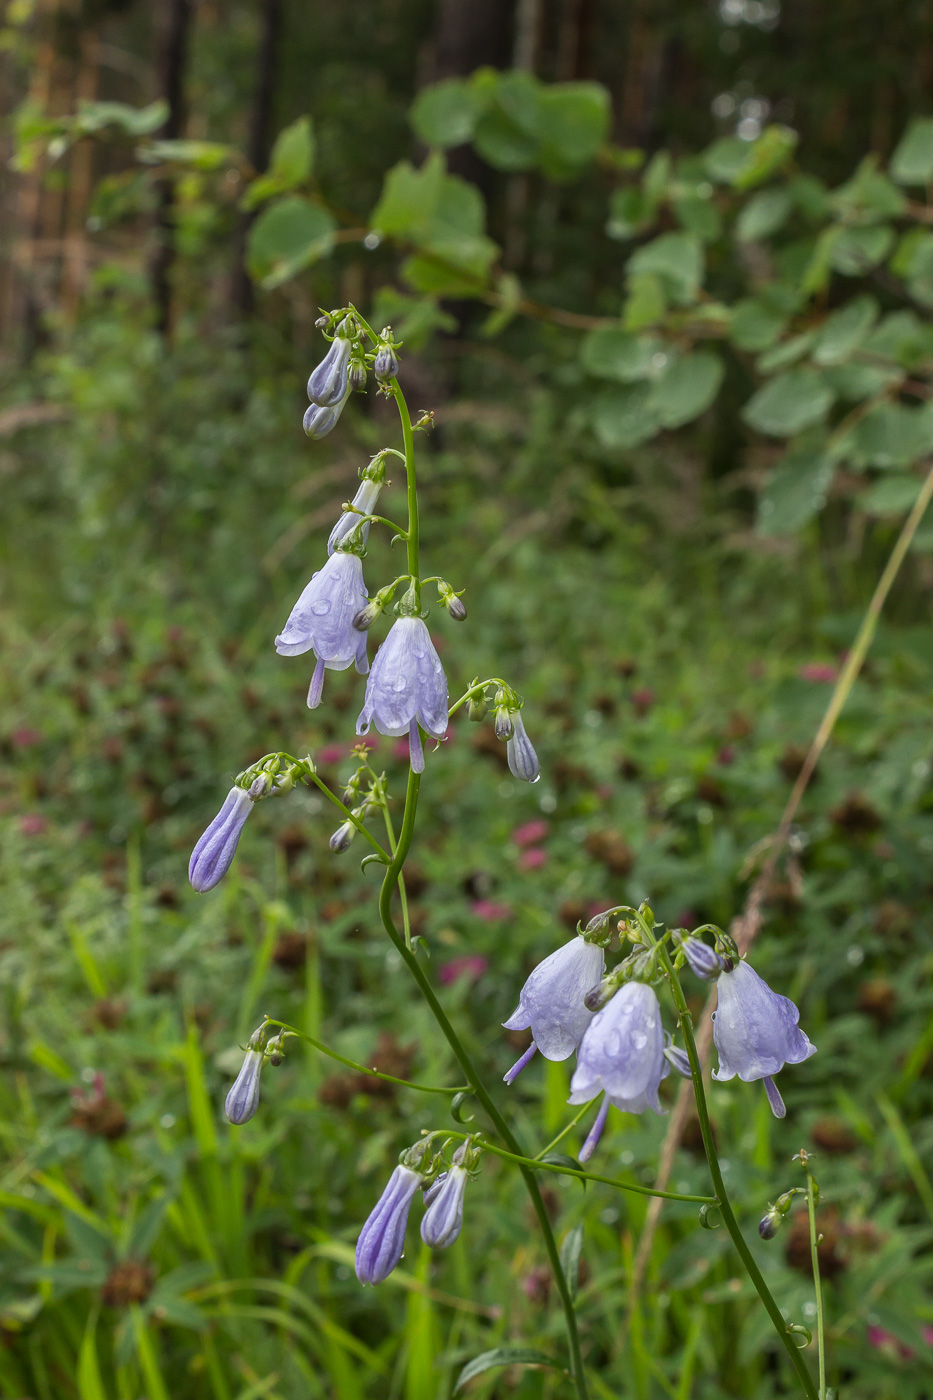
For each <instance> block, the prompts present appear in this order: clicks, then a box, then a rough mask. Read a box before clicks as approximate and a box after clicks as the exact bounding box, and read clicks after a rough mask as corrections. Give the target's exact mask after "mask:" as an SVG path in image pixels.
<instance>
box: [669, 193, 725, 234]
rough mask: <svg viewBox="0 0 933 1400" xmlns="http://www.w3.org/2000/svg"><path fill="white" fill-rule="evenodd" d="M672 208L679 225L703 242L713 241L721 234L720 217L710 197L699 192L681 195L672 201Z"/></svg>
mask: <svg viewBox="0 0 933 1400" xmlns="http://www.w3.org/2000/svg"><path fill="white" fill-rule="evenodd" d="M673 209H674V217H675V218H676V220H677V222H678V223H679V224H680V226H681V227H682V228H685V229H686V230H687V231H688V233H695V234H696V236H697V238H702V240H703V242H704V243H715V241H716V239H717V238H719V237H720V235H721V234H722V218H721V216H720V213H719V210H718V209H717V208H716V206H715V204H714V203H713V201H712V200H711V199H704V198H703V196H702V195H699V194H688V195H683V196H681V197H680V198H677V199H675V200H674V201H673Z"/></svg>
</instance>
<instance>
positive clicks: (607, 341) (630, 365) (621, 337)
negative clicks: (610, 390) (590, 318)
mask: <svg viewBox="0 0 933 1400" xmlns="http://www.w3.org/2000/svg"><path fill="white" fill-rule="evenodd" d="M661 353H662V346H661V342H660V341H659V340H657V339H655V338H654V337H651V336H644V335H632V334H631V333H630V332H628V331H625V330H623V329H622V327H621V326H599V327H597V329H596V330H593V331H590V332H589V334H588V335H587V336H585V337H584V339H583V341H582V342H581V345H580V363H581V364H582V366H583V368H584V369H585V370H586V371H587V373H588V374H592V375H594V376H595V377H596V378H597V379H618V380H619V381H620V382H621V383H623V384H631V383H634V382H635V381H637V380H639V379H648V378H649V377H650V376H651V373H652V360H653V359H654V357H655V356H656V355H658V354H661Z"/></svg>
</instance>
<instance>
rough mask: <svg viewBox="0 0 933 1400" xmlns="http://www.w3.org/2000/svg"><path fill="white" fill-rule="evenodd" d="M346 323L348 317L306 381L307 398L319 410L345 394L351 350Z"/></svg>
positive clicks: (335, 401) (329, 405) (328, 406)
mask: <svg viewBox="0 0 933 1400" xmlns="http://www.w3.org/2000/svg"><path fill="white" fill-rule="evenodd" d="M348 321H349V318H348V317H345V318H344V320H343V321H341V323H340V325H339V326H338V327H337V333H336V335H335V337H334V339H333V341H332V342H331V345H330V349H329V350H328V351H327V354H326V355H325V356H324V358H323V360H322V361H321V363H320V364H319V365H318V366H317V367H316V368H315V369H313V370H312V371H311V377H310V378H309V380H308V398H309V399H310V400H311V402H312V404H317V405H318V407H320V408H330V407H333V405H334V404H336V403H339V402H340V400H341V399H342V398H344V397H345V395H346V393H347V370H348V368H349V364H350V354H351V352H352V350H353V342H352V341H351V340H350V339H349V336H348V334H347V332H348V329H349V327H348Z"/></svg>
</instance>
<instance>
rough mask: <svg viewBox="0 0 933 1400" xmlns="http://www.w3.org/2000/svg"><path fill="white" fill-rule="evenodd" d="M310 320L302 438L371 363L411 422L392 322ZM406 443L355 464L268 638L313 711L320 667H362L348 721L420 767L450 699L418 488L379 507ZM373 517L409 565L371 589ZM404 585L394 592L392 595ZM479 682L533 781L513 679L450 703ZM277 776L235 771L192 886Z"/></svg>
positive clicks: (211, 877)
mask: <svg viewBox="0 0 933 1400" xmlns="http://www.w3.org/2000/svg"><path fill="white" fill-rule="evenodd" d="M317 325H318V327H319V328H320V329H321V330H322V331H323V333H324V335H325V336H326V338H327V339H328V340H329V341H330V347H329V349H328V350H327V353H326V354H325V356H324V358H323V360H321V362H320V364H319V365H317V366H316V368H315V369H314V370H312V372H311V375H310V377H309V379H308V399H309V400H310V407H309V408H308V410H307V412H306V414H305V418H304V427H305V431H306V432H307V433H308V434H309V436H311V437H314V438H319V437H323V436H324V435H325V434H326V433H329V432H330V431H331V429H332V428H333V427H334V426H335V425H336V423H337V420H338V418H339V417H340V414H341V413H342V411H343V408H344V406H345V404H346V402H347V400H348V398H349V396H350V394H351V393H352V392H353V390H355V389H356V390H359V389H363V388H365V386H366V382H367V379H368V375H369V371H370V369H371V370H372V372H373V374H374V376H375V380H376V384H377V388H378V390H379V392H381V393H383V394H384V395H386V396H388V397H394V398H395V399H396V401H397V403H398V405H399V412H400V414H401V417H402V423H403V427H406V425H408V426H411V425H410V420H409V417H408V410H407V408H406V407H405V405H404V399H403V398H402V395H401V391H400V389H399V387H398V383H397V379H396V376H397V374H398V370H399V363H398V355H397V353H396V351H397V348H398V347H397V346H396V344H395V341H394V338H393V335H392V331H391V329H390V328H389V327H386V328H385V329H384V330H383V331H382V332H381V333H380V334H376V332H374V331H373V330H372V329H371V328H370V327H369V326H367V325H366V323H365V321H363V319H362V317H361V316H360V315H359V313H358V312H356V310H355V309H354V308H353V307H349V308H343V309H341V310H339V311H333V312H329V313H325V314H324V315H322V316H321V318H320V319H319V320H318V322H317ZM431 421H432V420H431V415H430V414H424V415H422V417H421V418H420V419H419V420H418V422H416V423H415V424H414V425H413V427H414V431H417V430H419V429H421V428H427V427H429V426H430V425H431ZM406 433H408V427H406ZM406 443H407V447H406V452H407V455H406V454H405V453H401V452H399V451H397V450H396V449H395V448H383V449H382V450H381V451H380V452H377V453H376V455H375V456H374V457H373V458H372V459H371V460H370V461H369V462H368V463H367V464H366V465H365V466H364V467H363V468H362V469H361V471H360V481H359V486H358V489H357V491H356V493H355V495H354V496H353V499H352V500H351V501H348V502H346V503H345V505H344V507H343V511H342V512H341V515H340V517H339V519H338V520H337V521H336V522H335V524H334V527H333V529H332V530H331V532H330V536H329V538H328V541H327V554H326V558H324V560H323V562H322V563H321V567H320V568H319V569H317V570H316V572H314V573H313V574H312V576H311V578H310V580H309V581H308V583H307V584H306V585H305V587H304V589H303V590H302V592H301V594H300V595H299V597H298V600H297V602H296V603H295V605H294V607H293V608H292V610H291V612H290V613H289V615H288V619H287V621H286V623H285V626H284V627H283V628H282V630H281V632H279V634H278V635H277V636H276V638H275V649H276V651H277V652H278V653H279V655H280V656H303V655H305V654H306V653H307V652H311V653H312V654H313V657H314V668H313V671H312V674H311V680H310V684H309V687H308V706H309V708H310V709H312V710H313V709H316V708H317V707H318V706H319V705H320V704H321V701H322V699H323V695H324V680H325V675H326V673H327V671H346V670H348V669H349V668H350V667H351V666H352V667H355V669H356V671H357V672H358V673H359V674H360V675H365V676H366V677H367V681H366V692H365V695H364V697H363V703H362V708H361V709H360V712H359V717H358V719H357V723H356V732H357V734H359V735H366V734H368V733H369V731H370V729H371V728H372V727H375V728H376V730H378V732H379V733H380V734H384V735H386V736H388V737H391V738H402V737H403V736H407V737H408V741H409V754H410V761H411V768H412V770H413V771H414V772H415V773H421V772H423V770H424V766H425V750H424V736H425V735H427V736H428V737H429V738H430V739H433V740H435V742H437V743H440V742H441V741H442V740H443V739H444V737H445V736H446V734H447V728H448V723H449V718H450V714H451V706H450V701H449V696H448V685H447V675H446V673H445V671H444V667H443V664H442V662H441V659H440V657H439V656H438V653H437V648H436V647H435V645H434V642H433V640H432V637H431V633H430V631H429V629H428V626H427V623H426V621H425V619H426V618H427V617H428V609H427V608H426V607H425V606H424V599H423V594H422V589H423V584H422V580H421V578H420V575H419V563H418V543H417V542H418V521H417V505H416V504H413V499H414V501H415V502H416V499H417V498H416V497H415V496H414V492H413V491H412V490H411V489H410V490H409V520H408V525H407V527H402V526H397V525H393V523H392V522H391V521H388V520H384V519H383V517H382V516H379V515H376V514H375V511H376V509H377V506H378V504H379V497H380V495H381V493H382V490H383V488H384V487H385V485H386V466H387V463H388V462H389V461H390V460H391V459H393V458H394V459H396V460H400V461H401V462H402V463H404V467H405V472H406V475H407V477H408V481H409V487H410V488H411V487H412V485H413V480H414V478H413V472H414V461H413V457H412V455H411V446H410V443H411V437H410V433H409V434H408V436H407V437H406ZM376 522H380V523H382V524H386V525H391V526H392V528H393V529H394V530H395V533H396V537H397V538H399V539H401V540H402V541H404V542H405V543H406V546H407V549H408V569H409V572H408V573H407V574H404V575H402V576H401V577H399V578H396V579H393V580H392V581H391V582H389V583H388V584H386V585H385V586H384V587H382V588H380V589H378V590H377V591H376V593H375V594H373V596H372V597H370V596H369V595H368V593H367V591H366V583H365V580H364V577H363V560H364V558H365V555H366V546H367V542H368V539H369V533H370V528H371V526H372V525H373V524H374V523H376ZM429 582H434V583H435V584H436V586H437V594H438V597H437V602H438V603H439V604H440V605H441V606H442V607H443V608H444V610H445V611H446V612H447V614H448V616H449V617H451V618H452V619H453V620H454V621H457V622H462V621H463V620H464V619H465V618H466V607H465V606H464V604H463V601H462V599H461V597H460V594H459V593H458V592H457V591H456V590H455V589H454V588H453V586H452V585H451V584H450V583H448V582H447V580H446V579H443V578H434V579H433V580H429ZM400 588H403V591H402V593H401V596H400V599H399V601H398V602H397V603H394V605H393V600H394V598H395V594H396V592H397V590H399V589H400ZM390 606H394V613H395V617H394V620H393V621H392V623H391V626H390V628H389V631H388V635H387V636H386V638H385V641H384V642H383V643H382V645H381V646H380V647H379V648H378V650H377V651H376V653H375V657H374V659H373V663H372V668H370V662H369V648H368V630H369V628H370V627H371V626H372V624H373V623H374V622H375V621H376V619H377V618H378V617H379V616H380V615H381V614H382V613H383V612H384V611H386V609H387V608H389V607H390ZM487 689H489V690H493V689H494V691H495V706H496V732H497V734H499V736H500V737H501V738H502V739H503V740H504V741H506V743H507V746H508V761H509V767H510V768H511V770H512V772H513V773H514V774H515V776H516V777H518V778H522V779H524V780H525V781H527V782H535V781H536V780H537V778H538V776H539V772H540V768H539V765H538V759H537V755H536V754H535V751H534V748H533V747H532V745H531V741H530V740H529V738H528V735H527V733H526V732H525V726H524V723H523V721H522V717H521V707H522V700H521V698H520V697H519V696H518V695H516V693H515V691H514V690H513V689H512V688H511V687H510V686H509V685H507V684H506V683H505V682H504V681H501V680H490V681H484V682H481V683H480V682H477V681H474V682H473V683H472V685H471V687H470V690H469V691H468V692H467V695H466V696H464V697H463V699H462V700H461V701H458V702H457V705H458V706H459V705H460V704H463V703H464V702H466V701H469V703H470V714H471V718H474V719H475V718H477V717H478V715H477V708H478V706H477V701H478V699H481V698H482V697H484V696H485V693H486V690H487ZM483 712H484V713H485V701H483ZM300 769H301V771H299V767H295V768H294V770H293V772H292V777H291V779H290V782H289V784H288V785H290V783H291V782H293V781H294V780H295V778H296V777H299V778H301V779H302V780H313V778H314V775H313V772H312V770H311V765H310V761H309V760H303V761H302V765H301V766H300ZM247 777H249V779H250V780H249V781H247ZM260 779H261V781H260ZM285 786H286V784H285V780H284V777H283V776H282V775H280V774H278V773H276V774H273V775H272V777H271V780H270V777H269V775H268V774H265V773H263V774H259V775H256V776H255V781H253V773H252V770H251V774H250V775H243V774H241V775H240V777H239V778H238V779H237V780H236V784H235V785H234V787H233V788H232V789H231V790H230V792H229V794H228V796H227V799H226V801H225V802H224V804H223V807H222V808H221V810H220V812H219V813H218V814H217V816H216V817H215V818H214V820H213V821H212V822H211V824H210V825H209V826H208V828H207V830H206V831H205V832H204V834H203V835H202V836H201V838H200V840H199V841H198V843H197V845H196V846H195V849H194V852H193V854H192V857H191V863H190V866H189V876H190V880H191V884H192V885H193V887H194V888H195V889H196V890H198V891H200V892H202V893H204V892H206V891H208V890H211V889H213V888H214V886H215V885H216V884H217V883H218V882H219V881H220V880H221V879H222V878H223V876H224V875H225V874H226V872H227V870H228V869H229V867H230V864H231V862H232V860H233V857H234V854H235V852H236V849H237V844H238V842H239V838H240V834H241V832H242V830H243V826H244V824H245V822H246V818H247V817H248V815H249V813H250V811H251V810H252V806H253V805H254V803H255V802H256V801H257V800H258V799H259V798H261V797H265V796H269V795H271V794H272V793H276V792H281V791H284V790H285ZM382 805H384V802H383V804H382ZM378 807H379V804H378V803H376V804H372V803H365V802H364V803H360V804H357V805H355V806H353V807H352V808H351V809H349V810H347V809H346V808H345V810H344V820H343V822H342V823H341V824H340V826H339V827H338V828H337V830H336V831H335V832H334V833H333V835H332V836H331V838H330V848H331V850H332V851H334V852H340V851H344V850H346V849H347V847H348V846H349V844H350V842H351V840H352V839H353V836H354V834H355V833H356V831H357V830H359V829H360V828H361V827H362V826H363V824H364V823H365V821H366V818H367V817H368V816H369V815H371V814H372V813H373V812H375V811H376V810H377V809H378Z"/></svg>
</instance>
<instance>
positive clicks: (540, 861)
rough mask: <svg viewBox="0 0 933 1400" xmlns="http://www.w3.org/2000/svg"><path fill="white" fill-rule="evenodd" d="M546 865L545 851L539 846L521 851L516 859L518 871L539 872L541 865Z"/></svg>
mask: <svg viewBox="0 0 933 1400" xmlns="http://www.w3.org/2000/svg"><path fill="white" fill-rule="evenodd" d="M546 864H547V851H543V850H542V849H541V847H540V846H533V847H532V848H531V850H530V851H522V853H521V855H520V856H519V858H518V868H519V870H540V868H541V866H542V865H546Z"/></svg>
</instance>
